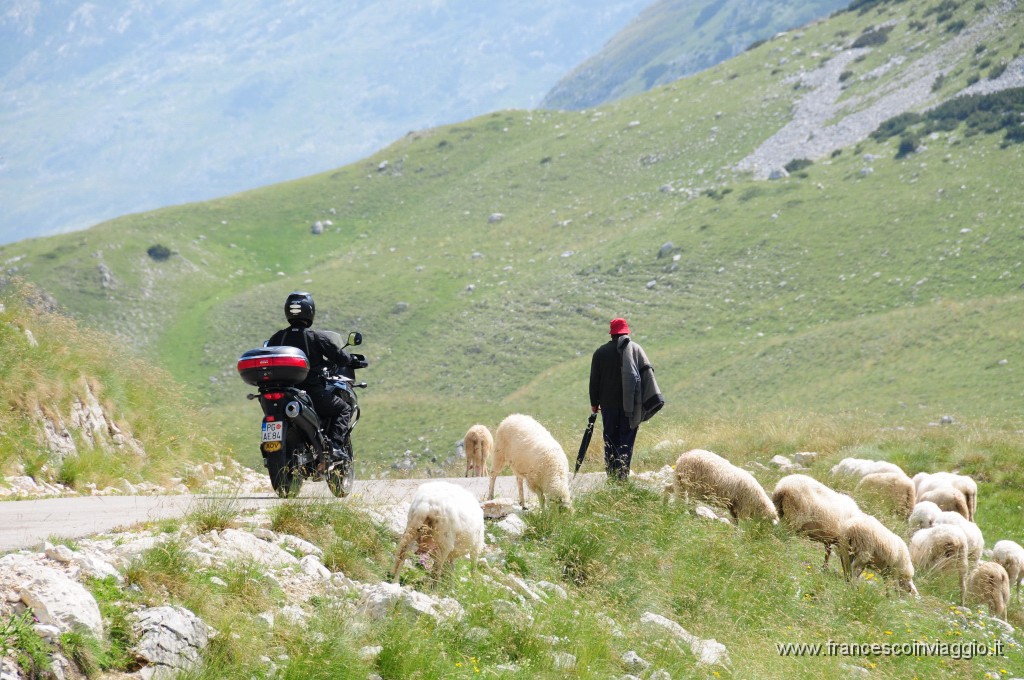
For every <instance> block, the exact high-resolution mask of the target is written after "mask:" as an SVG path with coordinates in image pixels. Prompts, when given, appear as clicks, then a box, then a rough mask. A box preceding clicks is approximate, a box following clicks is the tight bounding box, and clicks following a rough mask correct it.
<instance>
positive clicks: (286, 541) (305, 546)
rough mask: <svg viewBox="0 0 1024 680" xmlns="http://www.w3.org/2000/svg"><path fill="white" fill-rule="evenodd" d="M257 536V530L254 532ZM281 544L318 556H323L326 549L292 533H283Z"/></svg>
mask: <svg viewBox="0 0 1024 680" xmlns="http://www.w3.org/2000/svg"><path fill="white" fill-rule="evenodd" d="M253 535H254V536H255V535H256V534H255V532H254V533H253ZM279 542H280V544H281V545H282V546H284V547H285V548H291V549H292V550H295V551H296V552H299V553H302V554H303V555H316V556H317V557H323V555H324V551H323V550H321V549H320V548H319V547H317V546H315V545H313V544H312V543H310V542H309V541H307V540H305V539H303V538H299V537H298V536H292V535H290V534H283V535H282V536H281V537H280V541H279Z"/></svg>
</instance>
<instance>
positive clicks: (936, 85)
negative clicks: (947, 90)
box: [932, 73, 946, 92]
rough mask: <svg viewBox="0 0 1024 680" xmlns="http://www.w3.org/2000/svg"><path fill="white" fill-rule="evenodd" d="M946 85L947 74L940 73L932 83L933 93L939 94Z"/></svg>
mask: <svg viewBox="0 0 1024 680" xmlns="http://www.w3.org/2000/svg"><path fill="white" fill-rule="evenodd" d="M945 84H946V74H945V73H940V74H939V75H937V76H935V80H934V81H933V82H932V92H938V91H939V90H941V89H942V86H943V85H945Z"/></svg>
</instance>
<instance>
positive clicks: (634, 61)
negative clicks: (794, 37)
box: [541, 0, 847, 110]
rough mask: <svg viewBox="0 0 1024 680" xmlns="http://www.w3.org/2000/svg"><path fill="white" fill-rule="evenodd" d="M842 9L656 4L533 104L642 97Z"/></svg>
mask: <svg viewBox="0 0 1024 680" xmlns="http://www.w3.org/2000/svg"><path fill="white" fill-rule="evenodd" d="M846 5H847V3H846V2H844V1H843V0H814V1H813V2H789V0H773V1H770V2H765V1H764V0H702V1H701V2H694V1H693V0H659V1H658V2H655V3H654V4H652V5H650V6H649V7H647V8H646V9H645V10H644V11H643V12H641V13H640V16H638V17H637V18H636V19H634V20H633V21H632V22H631V23H630V24H629V25H628V26H627V27H626V28H624V29H622V30H621V31H619V32H618V33H617V34H616V35H615V36H614V37H613V38H612V39H611V40H610V41H608V44H607V45H605V46H604V48H603V49H602V50H601V51H600V52H598V53H597V54H595V55H594V56H592V57H590V58H589V59H587V60H586V61H585V62H583V63H582V64H580V65H579V66H578V67H576V68H575V69H573V71H572V72H571V73H569V74H568V75H566V76H565V77H563V78H562V79H561V80H560V81H559V82H558V84H556V85H555V86H554V87H553V88H552V89H551V91H550V92H548V93H547V94H546V95H545V96H544V99H543V101H542V102H541V107H543V108H555V109H571V110H578V109H586V108H590V107H592V106H598V105H600V104H603V103H606V102H610V101H613V100H616V99H621V98H622V97H627V96H629V95H634V94H638V93H640V92H645V91H647V90H649V89H651V88H652V87H654V86H655V85H662V84H665V83H670V82H672V81H673V80H677V79H679V78H682V77H683V76H687V75H690V74H692V73H697V72H698V71H701V70H703V69H706V68H708V67H709V66H713V65H714V64H717V63H719V62H721V61H725V60H726V59H729V58H731V57H734V56H736V55H737V54H739V53H740V52H741V51H743V50H744V49H746V48H747V47H749V46H750V45H751V44H752V43H755V42H757V41H760V40H764V39H766V38H770V37H771V36H773V35H775V34H776V33H778V32H780V31H786V30H790V29H794V28H798V27H800V26H803V25H804V24H806V23H808V22H809V21H812V20H814V19H818V18H820V17H823V16H826V15H827V14H828V13H829V12H831V11H833V10H837V9H840V8H842V7H845V6H846Z"/></svg>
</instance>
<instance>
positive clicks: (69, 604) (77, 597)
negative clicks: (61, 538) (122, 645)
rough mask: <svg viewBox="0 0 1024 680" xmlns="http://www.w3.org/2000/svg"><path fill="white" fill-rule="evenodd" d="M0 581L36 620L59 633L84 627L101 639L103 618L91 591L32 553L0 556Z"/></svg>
mask: <svg viewBox="0 0 1024 680" xmlns="http://www.w3.org/2000/svg"><path fill="white" fill-rule="evenodd" d="M0 584H5V585H7V586H8V587H13V589H14V590H15V591H17V592H18V594H19V595H20V596H21V601H22V602H24V603H25V605H26V606H28V607H31V608H32V612H33V613H34V614H35V616H36V618H37V619H38V620H39V622H40V623H43V624H47V625H52V626H56V627H57V628H59V629H60V630H61V631H62V632H70V631H72V630H74V628H75V627H76V626H84V627H85V628H87V629H89V631H90V632H91V633H92V634H93V635H95V636H96V637H97V638H98V639H103V617H102V616H101V615H100V608H99V605H97V604H96V600H95V599H94V598H93V596H92V594H91V593H89V591H88V590H86V589H85V588H84V587H82V585H81V584H80V583H78V582H77V581H74V580H72V579H71V578H69V577H68V576H66V575H65V574H64V573H63V572H61V571H58V570H56V569H53V568H51V567H48V566H46V565H44V564H41V563H40V562H39V560H38V559H36V558H35V557H34V556H32V555H24V554H18V553H12V554H10V555H5V556H4V557H3V558H0Z"/></svg>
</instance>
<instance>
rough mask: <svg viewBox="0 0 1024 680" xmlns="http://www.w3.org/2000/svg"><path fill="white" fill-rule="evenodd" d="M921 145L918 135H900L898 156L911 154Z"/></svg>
mask: <svg viewBox="0 0 1024 680" xmlns="http://www.w3.org/2000/svg"><path fill="white" fill-rule="evenodd" d="M919 145H920V140H919V139H918V138H917V136H916V135H913V134H909V133H908V134H905V135H903V136H902V137H900V145H899V147H897V149H896V158H905V157H906V156H909V155H910V154H912V153H914V152H915V151H917V147H918V146H919Z"/></svg>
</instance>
